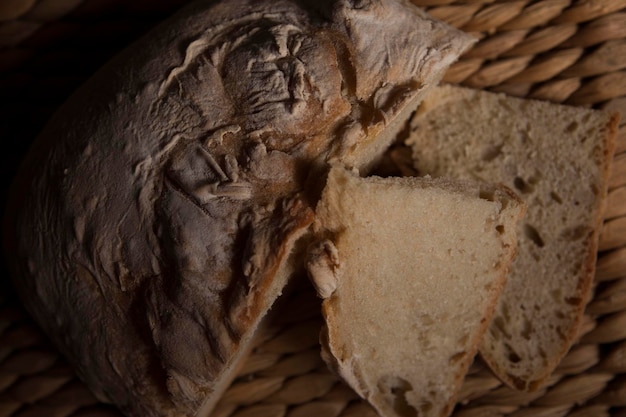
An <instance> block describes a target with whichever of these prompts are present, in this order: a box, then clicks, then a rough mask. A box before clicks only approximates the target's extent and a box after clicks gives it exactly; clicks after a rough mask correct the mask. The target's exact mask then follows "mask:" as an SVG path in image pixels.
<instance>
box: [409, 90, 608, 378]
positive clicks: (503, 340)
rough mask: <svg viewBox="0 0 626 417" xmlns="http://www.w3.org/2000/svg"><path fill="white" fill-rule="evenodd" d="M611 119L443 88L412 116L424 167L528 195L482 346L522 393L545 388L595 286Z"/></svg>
mask: <svg viewBox="0 0 626 417" xmlns="http://www.w3.org/2000/svg"><path fill="white" fill-rule="evenodd" d="M616 128H617V117H616V116H615V115H612V114H608V113H605V112H600V111H595V110H590V109H583V108H575V107H570V106H564V105H557V104H552V103H547V102H540V101H531V100H526V99H519V98H512V97H508V96H505V95H502V94H494V93H489V92H483V91H475V90H471V89H465V88H461V87H453V86H441V87H438V88H437V89H436V90H433V91H432V92H431V94H429V95H428V97H427V99H425V101H424V102H423V105H422V106H421V107H420V110H419V111H418V113H417V114H416V116H415V118H414V119H413V120H412V122H411V132H410V137H409V138H408V140H407V143H408V144H409V145H410V146H411V147H412V149H413V157H414V162H415V167H416V169H417V170H418V171H419V172H420V173H421V174H428V175H432V176H448V177H454V178H473V179H482V180H485V181H493V182H501V183H503V184H506V185H508V186H509V187H511V188H512V189H514V190H515V191H516V192H518V193H519V194H520V196H521V197H522V198H523V199H524V200H525V201H526V202H527V204H528V212H527V215H526V217H525V219H524V221H523V224H521V226H520V230H519V233H518V235H519V253H518V255H517V257H516V259H515V262H514V264H513V267H512V270H511V273H510V276H509V278H508V282H507V285H506V287H505V291H504V293H503V295H502V298H501V301H500V303H499V305H498V308H497V311H496V314H495V316H494V317H495V318H494V320H493V322H492V324H491V326H490V328H489V331H488V332H487V334H486V336H485V339H484V341H483V343H482V344H481V347H480V352H481V354H482V356H483V358H484V359H485V360H486V362H487V363H488V364H489V366H490V367H491V368H492V369H493V370H494V372H495V373H496V374H497V375H498V376H499V377H500V378H501V379H503V380H504V381H505V382H507V383H508V384H510V385H511V386H513V387H516V388H518V389H521V390H534V389H537V388H539V387H540V386H542V384H544V383H545V382H546V379H547V378H548V377H549V376H550V374H551V372H552V371H553V370H554V368H555V367H556V366H557V364H558V363H559V361H560V359H561V358H562V357H563V356H564V355H565V353H566V352H567V351H568V349H569V348H570V346H571V344H572V343H573V342H574V340H575V337H576V335H577V332H578V327H579V323H580V322H581V318H582V315H583V310H584V307H585V304H586V303H587V301H588V299H589V297H590V290H591V287H592V281H593V275H594V268H595V260H596V251H597V242H598V230H599V226H600V222H601V219H602V207H603V204H604V198H605V194H606V188H607V176H608V172H609V165H610V161H611V159H612V152H613V138H614V136H615V133H616Z"/></svg>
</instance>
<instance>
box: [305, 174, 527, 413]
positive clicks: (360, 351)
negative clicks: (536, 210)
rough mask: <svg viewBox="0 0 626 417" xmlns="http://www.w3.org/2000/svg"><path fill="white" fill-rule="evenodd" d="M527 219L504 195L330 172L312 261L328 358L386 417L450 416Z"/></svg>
mask: <svg viewBox="0 0 626 417" xmlns="http://www.w3.org/2000/svg"><path fill="white" fill-rule="evenodd" d="M524 211H525V205H524V203H523V202H522V201H521V200H520V199H519V198H518V197H517V196H516V195H515V194H514V193H513V192H512V191H511V190H509V189H508V188H505V187H500V186H493V185H489V184H485V183H479V182H471V181H463V182H461V181H458V182H457V181H450V180H446V179H431V178H416V177H404V178H379V177H367V178H360V177H358V175H356V174H354V173H352V172H349V171H346V170H344V169H338V168H334V169H333V170H331V172H330V174H329V177H328V181H327V186H326V188H325V189H324V192H323V194H322V199H321V200H320V203H319V205H318V208H317V220H316V225H317V228H318V234H319V236H320V239H319V241H318V242H317V243H316V245H315V246H314V247H315V248H316V250H312V251H311V252H310V256H309V260H308V266H309V272H310V275H311V277H312V278H313V282H314V283H315V284H316V286H317V288H318V289H319V290H318V292H319V293H320V295H322V296H323V297H326V298H325V300H324V302H323V314H324V318H325V321H326V326H327V327H326V330H325V331H324V333H323V335H322V338H321V339H322V345H323V348H324V351H325V355H324V358H325V360H326V361H327V362H328V363H329V365H330V367H331V368H333V369H334V370H336V371H337V372H338V373H339V374H340V375H341V376H342V377H343V378H344V379H345V380H346V381H347V382H348V383H349V384H350V385H351V386H352V387H353V388H354V390H355V391H356V392H357V393H358V394H360V395H361V396H362V397H363V398H365V399H367V400H368V401H369V402H370V403H371V404H372V405H373V406H374V407H375V408H376V410H377V411H378V412H379V413H380V415H381V416H384V417H406V416H420V417H429V416H437V417H440V416H446V415H448V414H449V413H450V411H451V409H452V407H453V405H454V403H455V400H456V394H457V391H458V389H459V388H460V385H461V383H462V382H463V379H464V377H465V374H466V372H467V370H468V367H469V365H470V364H471V362H472V360H473V358H474V356H475V354H476V352H477V350H478V344H479V342H480V340H481V338H482V336H483V333H484V332H485V330H486V329H487V325H488V323H489V321H490V319H491V316H492V313H493V311H494V308H495V305H496V302H497V299H498V296H499V295H500V293H501V290H502V288H503V286H504V282H505V277H506V274H507V272H508V266H509V265H510V263H511V261H512V259H513V256H514V254H515V251H516V246H517V236H516V231H517V228H518V223H519V221H520V218H521V216H522V215H523V213H524Z"/></svg>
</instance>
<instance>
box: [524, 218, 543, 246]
mask: <svg viewBox="0 0 626 417" xmlns="http://www.w3.org/2000/svg"><path fill="white" fill-rule="evenodd" d="M524 235H525V236H526V237H527V238H528V239H530V240H531V241H532V242H533V243H534V244H535V245H537V246H538V247H540V248H543V247H544V246H545V242H544V241H543V239H542V238H541V235H540V234H539V231H538V230H537V229H535V228H534V227H533V226H531V225H529V224H525V225H524Z"/></svg>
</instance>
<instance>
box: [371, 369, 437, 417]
mask: <svg viewBox="0 0 626 417" xmlns="http://www.w3.org/2000/svg"><path fill="white" fill-rule="evenodd" d="M378 385H379V387H381V388H383V390H385V391H386V390H388V391H389V392H390V393H391V394H392V395H393V409H394V411H395V412H396V413H398V415H399V416H401V417H417V416H418V415H419V414H418V412H417V409H416V408H415V407H413V406H412V405H411V404H409V402H408V401H407V399H406V393H407V392H409V391H413V386H412V385H411V384H410V383H409V381H407V380H405V379H403V378H399V377H395V376H388V377H385V378H382V379H381V381H380V382H379V384H378ZM384 388H386V389H384ZM430 406H431V407H432V404H430Z"/></svg>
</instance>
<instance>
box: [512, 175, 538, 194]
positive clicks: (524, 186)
mask: <svg viewBox="0 0 626 417" xmlns="http://www.w3.org/2000/svg"><path fill="white" fill-rule="evenodd" d="M513 185H514V186H515V188H516V189H517V190H518V191H519V192H521V193H522V194H529V193H532V192H533V191H534V190H535V188H534V187H533V186H532V185H531V184H530V183H529V182H526V181H524V179H522V178H520V177H515V179H514V180H513Z"/></svg>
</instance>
